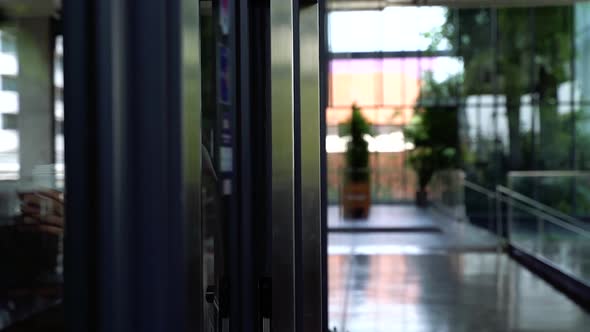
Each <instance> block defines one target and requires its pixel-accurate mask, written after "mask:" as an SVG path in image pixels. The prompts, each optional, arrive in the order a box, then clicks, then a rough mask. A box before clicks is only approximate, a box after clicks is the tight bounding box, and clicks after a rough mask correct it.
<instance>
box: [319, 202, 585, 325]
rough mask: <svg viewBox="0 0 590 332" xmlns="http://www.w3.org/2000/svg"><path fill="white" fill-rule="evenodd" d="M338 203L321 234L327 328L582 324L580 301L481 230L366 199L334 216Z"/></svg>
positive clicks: (409, 207)
mask: <svg viewBox="0 0 590 332" xmlns="http://www.w3.org/2000/svg"><path fill="white" fill-rule="evenodd" d="M337 209H338V208H337V207H330V209H329V211H330V212H331V214H330V217H331V218H333V219H330V220H332V221H333V223H331V224H330V226H331V227H330V233H329V236H328V241H329V244H328V287H329V288H328V290H329V293H328V294H329V298H328V303H329V324H330V325H329V326H330V328H333V330H334V331H339V332H340V331H345V332H353V331H367V332H368V331H375V332H386V331H407V332H418V331H419V332H435V331H441V332H443V331H444V332H446V331H453V332H454V331H457V332H469V331H497V332H500V331H529V332H533V331H535V332H536V331H539V332H541V331H542V332H557V331H559V332H565V331H585V329H586V328H587V327H588V324H590V315H589V314H588V313H587V312H586V311H585V310H584V309H583V308H582V307H580V306H579V305H578V304H576V303H575V302H574V301H572V300H571V299H570V298H568V297H567V296H565V295H564V294H562V293H561V292H560V291H558V290H557V289H555V288H554V287H553V286H551V285H550V284H548V283H547V282H546V281H544V280H543V279H541V278H540V277H539V276H538V275H536V274H534V273H532V272H531V271H529V270H528V269H527V268H526V267H524V266H523V265H521V264H519V263H518V262H516V261H514V260H513V259H512V258H510V257H509V256H507V255H506V254H504V253H503V252H499V251H498V247H497V240H496V238H495V236H494V235H492V234H490V233H488V232H487V231H484V230H482V229H480V228H478V227H475V226H473V225H469V224H460V223H458V222H457V221H455V220H453V219H452V218H449V217H448V216H446V215H444V214H442V213H440V212H438V211H436V210H435V209H429V210H427V211H424V210H421V209H418V208H416V207H414V206H412V205H390V206H375V207H373V209H374V211H373V213H372V215H371V218H370V220H369V221H368V222H366V223H364V224H363V223H362V222H359V221H353V222H343V221H340V222H336V221H337V220H339V218H338V212H337ZM359 224H360V225H359ZM352 228H354V229H355V231H352V230H351V229H352Z"/></svg>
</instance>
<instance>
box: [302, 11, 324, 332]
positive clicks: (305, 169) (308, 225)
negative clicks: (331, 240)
mask: <svg viewBox="0 0 590 332" xmlns="http://www.w3.org/2000/svg"><path fill="white" fill-rule="evenodd" d="M319 33H320V29H319V10H318V4H317V3H316V4H311V5H306V6H301V8H300V11H299V48H300V49H299V61H300V62H299V70H300V76H299V77H300V89H299V91H300V94H301V101H300V105H301V110H300V116H301V119H300V121H301V233H302V236H301V239H302V243H301V255H302V259H301V260H300V261H301V262H302V269H303V289H302V290H298V292H297V294H298V295H299V296H303V299H302V303H303V305H302V307H303V308H302V309H303V315H302V317H303V322H302V328H301V329H300V331H321V330H322V299H323V294H322V277H323V276H322V250H321V249H322V247H321V246H322V233H321V232H322V224H321V212H322V211H321V209H322V201H321V172H320V167H321V165H320V140H321V139H322V137H321V134H320V121H321V119H320V114H321V112H320V77H319V75H320V67H319V66H320V41H319Z"/></svg>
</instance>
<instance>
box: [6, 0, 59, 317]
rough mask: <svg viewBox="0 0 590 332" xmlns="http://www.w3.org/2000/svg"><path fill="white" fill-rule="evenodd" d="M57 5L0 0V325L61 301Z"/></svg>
mask: <svg viewBox="0 0 590 332" xmlns="http://www.w3.org/2000/svg"><path fill="white" fill-rule="evenodd" d="M57 3H59V2H56V1H35V2H30V1H29V2H26V3H22V2H21V1H16V0H15V1H3V2H2V4H1V5H0V11H1V12H2V14H3V15H2V18H0V269H1V271H2V273H0V329H3V328H5V327H7V326H10V325H12V324H13V323H14V322H15V321H18V320H22V319H26V318H28V317H29V316H31V315H32V314H34V313H39V312H43V311H45V310H46V309H48V308H50V307H53V306H55V305H57V304H58V303H60V302H61V298H62V289H63V233H64V223H65V218H64V195H65V191H64V189H65V188H64V179H65V167H64V158H63V151H64V139H63V131H62V129H61V128H62V127H63V125H62V124H63V119H64V108H63V97H62V96H63V88H64V84H63V66H62V63H63V60H62V59H63V39H62V37H61V36H60V32H59V29H58V27H59V26H60V24H59V20H60V17H61V13H60V12H61V8H60V6H59V5H57ZM53 319H55V317H54V318H53ZM41 324H43V323H41Z"/></svg>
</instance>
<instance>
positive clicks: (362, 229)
mask: <svg viewBox="0 0 590 332" xmlns="http://www.w3.org/2000/svg"><path fill="white" fill-rule="evenodd" d="M328 232H330V233H442V231H441V230H440V228H438V227H434V226H415V227H412V226H408V227H387V226H381V227H379V226H336V227H330V228H328Z"/></svg>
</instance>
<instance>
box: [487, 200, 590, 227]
mask: <svg viewBox="0 0 590 332" xmlns="http://www.w3.org/2000/svg"><path fill="white" fill-rule="evenodd" d="M498 192H499V193H501V194H505V195H506V196H510V194H508V193H506V192H501V191H498ZM497 199H499V200H500V201H503V202H504V203H507V204H510V205H512V206H514V207H517V208H519V209H522V210H524V211H526V212H528V213H530V214H532V215H535V216H536V217H539V218H542V219H543V220H546V221H549V222H551V223H553V224H554V225H557V226H560V227H563V228H565V229H567V230H569V231H572V232H574V233H578V234H580V235H582V236H585V237H588V238H590V232H588V231H587V230H585V229H583V228H581V227H579V226H577V225H572V224H569V223H567V222H565V221H563V220H561V219H559V218H558V217H556V216H553V215H550V214H548V213H545V212H543V211H540V210H538V209H534V208H531V207H530V206H526V205H524V204H522V203H520V202H518V201H514V200H511V199H507V198H504V197H502V196H501V195H498V197H497Z"/></svg>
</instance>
